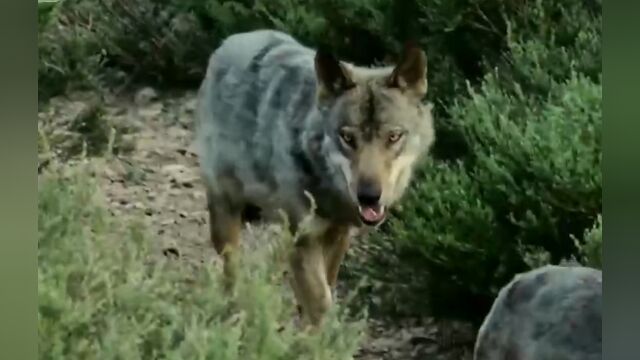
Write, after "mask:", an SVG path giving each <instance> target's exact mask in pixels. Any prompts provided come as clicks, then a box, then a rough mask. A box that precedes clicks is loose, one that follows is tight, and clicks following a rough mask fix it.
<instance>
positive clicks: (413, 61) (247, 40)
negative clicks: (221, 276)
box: [196, 30, 434, 325]
mask: <svg viewBox="0 0 640 360" xmlns="http://www.w3.org/2000/svg"><path fill="white" fill-rule="evenodd" d="M426 75H427V60H426V55H425V53H424V52H423V51H422V50H420V49H419V48H418V47H416V46H406V48H405V50H404V53H403V54H402V56H401V57H400V60H399V61H398V62H397V63H396V64H395V65H393V66H385V67H372V68H368V67H363V66H356V65H354V64H351V63H349V62H346V61H341V60H338V59H337V58H336V56H334V55H333V54H331V53H330V52H328V51H326V50H323V49H313V48H310V47H307V46H305V45H303V44H301V43H300V42H298V41H297V40H296V39H294V38H293V37H292V36H290V35H288V34H285V33H282V32H278V31H273V30H256V31H251V32H246V33H238V34H234V35H231V36H230V37H228V38H226V39H225V40H224V41H223V42H222V43H221V45H220V46H219V47H218V48H217V49H215V50H214V51H213V53H212V55H211V56H210V58H209V63H208V69H207V72H206V75H205V78H204V80H203V82H202V85H201V88H200V91H199V98H198V107H197V110H196V113H197V114H196V117H197V120H196V121H197V125H196V132H197V142H198V144H199V145H198V146H199V148H198V149H199V150H198V151H199V159H200V164H201V170H202V174H203V179H204V183H205V184H206V191H207V201H208V208H209V214H210V216H209V223H210V232H211V241H212V242H213V245H214V247H215V249H216V250H217V252H218V253H220V254H222V255H223V257H224V259H225V271H226V272H227V273H228V274H229V276H231V277H232V276H233V274H232V272H231V270H230V269H231V268H230V267H229V266H227V264H230V263H232V262H233V259H234V257H235V256H234V255H233V254H234V253H236V251H235V250H236V248H237V247H238V243H239V235H240V231H241V227H242V224H243V220H242V219H243V216H242V214H243V213H245V212H246V211H247V209H253V210H255V209H259V211H260V216H261V218H263V219H267V220H269V221H271V220H275V219H276V217H277V216H278V214H280V212H283V213H284V214H286V216H287V219H288V222H289V224H290V225H291V230H292V231H293V232H298V230H300V231H299V232H298V238H297V240H296V244H295V249H294V250H293V252H292V254H291V256H290V265H291V268H292V274H293V278H292V286H293V290H294V293H295V295H296V298H297V301H298V303H299V306H300V307H301V310H302V315H303V319H306V320H307V321H308V322H310V324H311V325H318V324H319V323H320V322H321V320H322V317H323V315H324V314H325V312H326V311H327V310H328V309H329V307H330V306H331V303H332V301H333V300H332V289H333V288H334V286H335V284H336V279H337V276H338V269H339V267H340V263H341V262H342V259H343V256H344V254H345V252H346V251H347V249H348V245H349V232H350V230H352V229H353V228H375V227H377V226H379V225H380V224H381V223H382V222H383V221H384V220H385V218H386V215H387V212H388V209H389V207H391V206H393V205H394V204H396V203H397V202H398V200H399V199H400V198H401V196H402V195H403V193H404V192H405V189H406V188H407V186H408V185H409V183H410V180H411V178H412V175H413V169H414V168H415V166H416V164H417V162H418V161H419V160H420V159H421V158H423V156H424V155H425V154H427V153H428V152H429V149H430V147H431V145H432V143H433V141H434V129H433V124H432V115H431V105H430V104H426V103H425V102H424V101H423V98H424V97H425V95H426V92H427V76H426ZM306 194H310V195H311V199H312V200H313V202H314V203H315V207H314V208H313V209H312V201H311V200H310V198H309V197H308V196H306ZM312 210H313V211H312ZM306 216H310V217H311V219H312V220H311V222H310V226H309V227H308V229H307V230H304V231H302V229H300V228H299V224H300V222H301V221H302V220H303V219H305V217H306Z"/></svg>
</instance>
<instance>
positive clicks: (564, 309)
mask: <svg viewBox="0 0 640 360" xmlns="http://www.w3.org/2000/svg"><path fill="white" fill-rule="evenodd" d="M473 358H474V360H494V359H495V360H498V359H521V360H601V359H602V271H601V270H599V269H594V268H590V267H583V266H559V265H545V266H542V267H539V268H536V269H533V270H529V271H527V272H525V273H522V274H518V275H516V276H515V277H514V278H513V280H512V281H511V282H509V283H508V284H507V285H505V286H504V287H503V288H502V289H501V290H500V292H499V294H498V296H497V298H496V300H495V301H494V304H493V306H492V308H491V310H490V311H489V313H488V314H487V316H486V318H485V320H484V322H483V323H482V326H481V327H480V329H479V331H478V337H477V339H476V344H475V347H474V356H473Z"/></svg>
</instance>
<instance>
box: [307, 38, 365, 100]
mask: <svg viewBox="0 0 640 360" xmlns="http://www.w3.org/2000/svg"><path fill="white" fill-rule="evenodd" d="M315 70H316V77H317V79H318V96H319V97H321V98H322V97H326V96H339V95H341V94H342V93H343V92H345V91H347V90H349V89H352V88H353V87H355V83H354V82H353V79H352V78H351V74H350V72H349V69H347V68H346V67H345V66H344V65H342V64H341V63H340V61H338V59H336V57H335V56H334V55H333V54H332V53H330V52H328V51H327V50H325V49H318V50H317V51H316V57H315Z"/></svg>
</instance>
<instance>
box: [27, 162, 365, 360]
mask: <svg viewBox="0 0 640 360" xmlns="http://www.w3.org/2000/svg"><path fill="white" fill-rule="evenodd" d="M96 166H97V165H96V164H94V163H89V164H86V165H80V166H78V167H71V168H70V167H64V166H63V167H59V165H57V166H52V167H51V168H50V170H48V171H47V172H46V173H45V174H44V175H43V176H42V178H41V179H40V184H39V205H38V206H39V208H38V210H39V216H38V229H39V242H38V296H39V308H38V314H39V325H38V332H39V337H40V345H39V351H40V358H41V359H78V358H87V357H89V358H93V357H98V358H123V359H158V358H174V359H238V360H240V359H243V360H244V359H255V360H258V359H260V360H262V359H292V360H293V359H316V360H320V359H326V360H334V359H349V358H350V355H351V354H353V353H354V351H355V350H356V349H357V346H358V344H359V340H360V338H361V333H362V330H363V328H362V322H361V321H360V320H357V321H351V320H349V319H343V317H344V314H343V313H342V312H340V313H339V312H337V311H334V313H332V314H331V316H330V318H329V321H328V323H327V324H326V327H325V328H324V329H323V330H324V331H323V332H321V333H318V334H307V333H304V332H301V331H299V330H298V328H297V327H296V326H295V324H294V323H293V321H292V320H293V319H295V316H294V313H295V311H296V309H295V305H294V304H293V303H292V296H286V294H288V292H287V291H286V289H285V290H284V291H283V289H282V287H283V286H286V282H285V281H283V280H282V276H281V274H282V273H283V272H282V270H283V268H282V265H283V262H282V261H279V259H280V258H281V256H280V254H279V253H272V252H271V250H273V249H280V248H278V247H277V246H286V245H287V243H286V240H287V239H286V238H283V239H282V244H279V243H276V244H275V245H274V247H273V248H267V247H262V248H261V249H262V250H263V251H260V252H259V253H252V254H249V256H248V257H247V258H246V260H245V261H246V264H245V265H246V266H243V267H242V269H243V270H242V271H241V273H240V278H239V279H240V281H239V283H238V286H237V288H236V289H235V292H234V293H233V294H232V295H230V296H222V294H223V293H224V290H223V288H222V283H221V279H220V276H219V274H220V272H219V271H218V270H219V269H216V268H215V267H214V266H213V265H212V264H189V263H181V262H178V261H171V260H170V261H166V260H163V259H153V258H151V257H150V254H151V252H150V251H149V246H150V244H149V238H148V236H147V234H146V233H145V229H144V226H143V225H142V224H141V223H139V222H131V223H127V222H122V221H119V219H117V218H115V217H113V216H111V215H110V214H109V213H108V212H107V209H106V207H105V205H104V203H103V199H102V197H101V193H100V191H99V189H98V188H97V186H96V184H95V182H94V180H93V179H92V177H91V174H92V173H95V172H96V171H95V169H94V168H95V167H96ZM283 294H285V295H283ZM336 310H337V309H336ZM338 320H342V321H338Z"/></svg>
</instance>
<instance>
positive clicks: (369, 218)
mask: <svg viewBox="0 0 640 360" xmlns="http://www.w3.org/2000/svg"><path fill="white" fill-rule="evenodd" d="M358 211H359V212H360V220H362V222H363V223H365V224H367V225H369V226H375V225H378V224H380V223H381V222H382V220H384V218H385V208H384V206H383V205H373V206H371V205H369V206H362V205H361V206H358Z"/></svg>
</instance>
